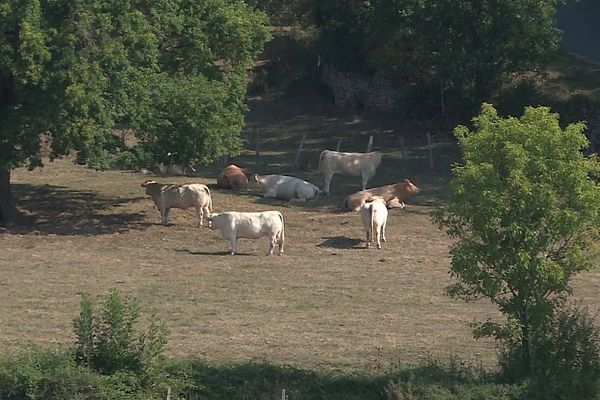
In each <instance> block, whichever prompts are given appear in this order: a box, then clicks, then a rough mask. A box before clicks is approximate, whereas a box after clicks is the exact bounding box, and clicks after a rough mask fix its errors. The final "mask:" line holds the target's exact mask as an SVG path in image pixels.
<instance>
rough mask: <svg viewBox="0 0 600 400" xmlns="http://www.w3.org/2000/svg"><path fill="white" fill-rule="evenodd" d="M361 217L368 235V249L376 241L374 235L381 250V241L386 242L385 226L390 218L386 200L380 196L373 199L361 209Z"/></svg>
mask: <svg viewBox="0 0 600 400" xmlns="http://www.w3.org/2000/svg"><path fill="white" fill-rule="evenodd" d="M360 216H361V219H362V223H363V226H364V228H365V233H366V234H367V248H370V247H371V242H373V240H374V238H373V235H374V234H375V239H376V240H377V248H378V249H381V241H382V240H383V241H384V242H385V241H386V239H385V226H386V225H387V217H388V210H387V207H386V203H385V200H384V199H383V198H382V197H379V196H374V197H371V198H370V199H369V200H367V202H366V203H365V204H364V205H363V206H362V207H361V208H360Z"/></svg>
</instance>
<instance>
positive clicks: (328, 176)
mask: <svg viewBox="0 0 600 400" xmlns="http://www.w3.org/2000/svg"><path fill="white" fill-rule="evenodd" d="M332 177H333V174H325V185H324V186H323V193H325V195H326V196H329V185H330V184H331V178H332Z"/></svg>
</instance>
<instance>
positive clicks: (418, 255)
mask: <svg viewBox="0 0 600 400" xmlns="http://www.w3.org/2000/svg"><path fill="white" fill-rule="evenodd" d="M258 131H260V132H261V136H262V138H264V142H263V143H262V150H263V152H262V161H261V163H259V164H257V165H256V164H254V152H253V151H252V150H248V151H245V152H244V153H243V154H242V156H241V157H240V158H238V159H237V160H236V162H238V163H240V164H243V165H247V166H251V167H253V168H254V169H256V170H257V171H259V172H275V171H277V172H280V173H283V172H287V173H293V174H296V175H299V176H303V177H305V178H307V179H310V180H312V181H314V182H316V183H319V184H320V183H321V180H320V178H319V177H318V175H317V174H316V172H315V171H314V169H311V168H310V167H309V165H308V164H306V165H305V169H307V171H304V172H301V173H300V172H298V171H294V170H293V169H292V168H291V167H290V164H291V161H292V160H293V157H294V151H295V148H296V146H297V143H298V140H299V137H300V136H301V135H302V133H304V132H307V133H308V134H309V140H308V142H307V149H306V152H305V155H306V160H310V159H311V157H312V158H314V155H315V154H318V151H319V149H322V148H324V147H327V146H329V147H331V146H334V145H335V143H336V142H337V139H336V138H337V137H338V136H343V137H344V138H345V140H344V142H343V145H342V150H355V149H357V148H358V147H361V146H363V145H364V146H365V147H366V142H367V141H366V138H367V137H368V135H369V134H373V135H375V136H376V138H375V146H374V148H375V149H376V150H378V149H381V150H383V151H384V152H385V154H386V156H385V159H384V160H385V161H384V164H383V166H382V169H381V170H380V171H379V174H378V176H377V177H376V178H375V179H374V180H373V182H370V186H376V185H379V184H383V183H389V182H395V181H398V180H400V179H403V178H405V177H410V178H411V179H413V180H414V181H415V182H416V183H417V184H418V185H419V186H420V187H421V188H422V190H423V192H422V194H420V195H419V196H417V197H415V198H413V199H410V200H409V201H408V202H407V203H408V207H407V209H405V210H392V211H391V213H390V220H389V223H388V232H387V237H388V242H387V243H385V244H384V249H383V250H376V249H372V250H366V249H363V247H364V242H363V235H364V233H363V232H362V227H361V223H360V218H359V216H358V215H357V214H354V213H343V212H340V206H341V203H342V200H343V198H344V196H345V195H347V194H349V193H351V192H353V191H355V190H358V189H359V186H360V183H359V180H358V179H357V178H355V179H352V178H340V177H337V176H336V177H334V180H333V184H332V192H333V193H334V196H332V197H330V198H324V197H322V198H319V199H318V200H317V201H315V202H311V203H306V204H299V205H288V204H286V203H284V202H280V201H267V200H264V199H262V198H261V197H259V196H258V195H255V194H253V193H234V192H230V191H225V190H219V189H216V188H214V187H213V188H212V193H213V202H214V206H215V211H226V210H237V211H259V210H268V209H277V210H280V211H281V212H282V213H283V214H284V217H285V219H286V254H285V255H284V256H282V257H277V256H273V257H266V256H265V255H264V254H265V253H266V251H267V249H268V243H267V239H266V238H265V239H264V240H256V241H251V240H241V241H240V243H239V252H240V254H239V255H237V256H235V257H232V256H229V255H228V250H229V247H228V246H229V245H228V243H227V242H226V241H225V240H224V239H223V238H222V237H221V236H220V233H218V232H216V231H211V230H209V229H207V228H203V229H196V228H195V216H194V213H193V211H192V210H187V211H182V210H173V211H172V213H171V216H170V222H171V225H170V226H168V227H163V226H161V225H160V224H159V222H160V217H159V214H158V211H157V210H156V209H155V208H154V205H153V204H152V202H151V200H150V199H149V198H148V197H147V196H145V195H144V192H143V189H142V188H141V187H140V183H141V182H143V181H144V180H145V179H147V178H156V179H157V180H159V181H170V182H189V181H194V182H202V183H207V184H209V185H212V184H213V183H214V182H215V180H214V177H215V174H216V172H217V170H216V169H214V168H209V169H206V170H205V171H201V172H200V176H198V177H193V178H190V177H176V178H174V177H154V176H150V177H148V176H143V175H141V174H137V173H131V172H124V171H106V172H99V171H93V170H89V169H86V168H83V167H80V166H77V165H74V164H73V163H72V162H71V160H69V159H63V160H56V161H55V162H52V163H47V165H46V166H45V167H44V168H43V169H40V170H35V171H32V172H28V171H26V170H25V169H19V170H16V171H15V172H14V175H13V182H14V191H15V194H16V196H17V197H18V204H19V208H20V209H21V211H22V212H24V213H25V214H27V215H28V216H29V218H30V220H31V222H30V223H29V224H26V225H22V226H19V227H16V228H12V229H9V230H6V229H5V230H2V231H0V248H1V249H2V251H1V252H0V304H1V305H2V314H1V317H0V348H2V349H4V352H5V353H12V352H19V351H22V350H23V349H24V348H25V347H26V346H27V345H29V344H34V345H41V346H43V347H49V346H56V345H65V344H69V343H71V342H72V341H73V339H74V337H73V334H72V320H73V318H74V317H75V316H76V315H77V312H78V310H79V294H80V293H83V292H87V293H91V294H92V295H93V296H103V295H104V294H106V293H107V292H108V290H109V288H112V287H116V288H118V289H119V290H120V291H121V292H122V293H126V294H130V295H133V296H136V297H137V298H138V299H139V300H140V303H141V305H142V307H143V309H144V311H145V312H151V311H156V312H157V313H158V314H159V316H160V317H161V318H162V319H164V320H165V322H166V323H167V326H168V327H169V329H170V335H169V343H168V349H167V353H168V354H169V355H173V356H191V357H197V358H199V359H202V360H206V361H207V362H209V363H215V364H224V363H246V362H269V363H273V364H276V365H292V366H295V367H298V368H303V369H310V370H320V371H341V372H344V373H351V372H352V371H357V370H361V371H365V370H385V369H386V368H389V367H390V366H392V365H395V364H397V363H402V364H405V365H408V364H414V363H419V362H421V361H423V360H426V359H428V358H430V357H433V358H440V359H449V358H451V357H456V358H458V359H461V360H464V361H465V362H467V363H472V364H479V363H481V364H483V365H485V366H493V365H494V362H495V349H494V344H493V342H490V341H485V340H479V341H475V340H474V339H473V338H472V336H471V331H470V328H469V324H470V323H471V322H472V321H474V320H479V321H481V320H485V319H487V318H488V317H490V316H491V317H492V318H494V317H495V316H496V314H495V310H494V308H493V307H492V306H491V305H489V304H487V303H485V302H479V303H474V304H469V305H465V304H463V303H461V302H456V301H453V300H451V299H449V298H448V297H446V296H444V295H443V290H444V287H445V286H446V285H448V284H449V283H451V280H450V278H449V275H448V269H449V256H448V247H449V245H450V243H451V242H450V240H449V238H448V237H447V236H446V235H445V234H444V233H443V232H440V231H439V230H438V229H437V228H436V227H435V226H434V225H432V223H431V222H430V218H429V213H430V211H431V210H432V209H433V207H435V206H437V205H439V204H442V203H443V193H444V190H445V187H446V185H447V181H448V168H447V165H449V164H450V162H451V161H452V160H453V159H454V158H453V154H454V153H453V152H452V149H451V147H448V146H449V145H447V144H444V143H442V142H441V141H440V143H439V144H438V147H436V149H437V150H436V157H438V158H437V159H436V172H435V173H433V174H432V173H430V172H429V171H428V170H427V168H428V163H427V159H426V158H424V157H426V155H425V154H426V150H425V151H424V150H423V148H422V146H423V140H421V139H419V138H418V137H417V136H414V135H410V133H409V132H406V138H407V146H408V147H409V157H410V158H409V159H408V160H406V159H404V160H403V159H400V156H399V154H398V153H399V152H398V151H397V150H396V148H395V146H396V145H395V143H397V142H396V140H397V138H396V136H395V135H394V130H393V127H390V126H384V125H383V124H382V123H381V122H380V119H378V118H377V116H362V117H361V116H356V115H352V114H338V113H336V112H334V111H332V110H330V109H327V108H326V107H319V106H318V105H315V104H296V103H294V102H292V101H290V100H285V101H282V100H281V99H278V98H276V99H268V98H267V99H259V98H256V99H254V100H253V101H252V102H251V111H250V113H249V115H248V128H247V131H246V135H247V137H248V138H250V139H252V137H253V135H254V134H255V133H256V132H258ZM403 134H404V133H403ZM355 135H357V136H355ZM346 139H347V140H346ZM363 139H364V140H363ZM250 145H251V143H250ZM355 147H356V148H355ZM438 168H439V169H438ZM599 286H600V274H598V273H597V272H591V273H587V274H585V275H583V276H582V277H581V278H580V279H578V280H577V282H576V285H575V295H576V297H577V298H581V299H583V300H584V301H585V302H586V303H588V304H590V305H591V306H592V307H597V306H598V304H599V303H598V300H597V296H596V293H597V290H598V287H599Z"/></svg>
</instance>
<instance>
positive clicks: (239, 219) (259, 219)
mask: <svg viewBox="0 0 600 400" xmlns="http://www.w3.org/2000/svg"><path fill="white" fill-rule="evenodd" d="M208 220H209V221H210V222H211V223H210V224H209V226H210V227H211V229H218V230H220V231H221V233H222V234H223V237H225V239H227V240H229V242H230V243H231V255H235V253H236V252H237V239H238V238H246V239H259V238H261V237H263V236H268V237H269V243H270V248H269V252H268V253H267V255H269V256H270V255H273V250H274V249H275V245H276V244H277V245H279V255H282V254H283V243H284V241H285V226H284V222H283V215H281V213H280V212H279V211H263V212H235V211H230V212H224V213H215V214H212V215H211V216H210V217H209V218H208Z"/></svg>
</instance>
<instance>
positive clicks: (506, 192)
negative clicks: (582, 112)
mask: <svg viewBox="0 0 600 400" xmlns="http://www.w3.org/2000/svg"><path fill="white" fill-rule="evenodd" d="M474 126H475V130H474V131H469V130H468V129H467V128H466V127H464V126H459V127H457V128H456V129H455V135H456V137H457V138H458V140H459V144H460V148H461V150H462V152H463V157H464V162H463V164H462V165H457V166H455V167H454V168H453V172H454V177H453V179H452V182H451V186H450V188H451V192H450V197H449V200H448V205H447V207H446V208H444V209H443V210H440V211H439V212H437V213H436V214H435V215H434V220H435V221H436V222H437V223H438V224H439V226H440V228H446V229H447V232H448V234H449V235H450V236H451V237H453V238H456V239H457V241H456V242H455V243H454V244H453V245H452V247H451V250H450V253H451V256H452V263H451V268H450V274H451V275H452V276H453V277H454V278H456V280H457V281H458V282H457V283H456V284H454V285H451V286H449V287H448V288H447V293H448V294H449V295H450V296H452V297H456V298H460V299H464V300H467V301H472V300H475V299H481V298H485V299H488V300H490V301H491V302H492V303H493V304H495V305H496V306H497V307H498V308H499V310H500V312H501V313H502V314H504V315H505V316H506V318H507V322H506V323H494V322H490V321H488V322H486V323H484V324H482V325H480V326H479V327H478V328H477V329H476V331H475V333H476V335H483V336H493V337H495V338H496V339H499V340H505V341H507V342H512V343H518V345H517V347H518V350H519V352H520V354H521V356H522V360H523V362H524V363H525V365H527V367H528V368H529V370H530V372H533V370H534V368H535V363H536V361H535V351H536V346H537V344H538V343H539V342H540V339H541V338H542V337H543V335H544V332H545V325H546V324H547V323H548V322H549V321H550V320H551V318H552V317H553V316H554V311H555V310H556V309H557V307H558V306H560V305H562V304H563V303H564V301H565V299H566V298H567V296H568V295H569V294H570V293H571V287H570V282H571V280H572V278H573V277H574V276H575V275H576V274H578V273H579V272H582V271H586V270H588V269H590V268H591V267H592V266H593V260H592V259H591V258H590V252H589V251H590V250H591V249H592V248H593V247H594V246H595V245H597V240H598V239H599V238H600V184H599V183H598V182H597V181H595V180H594V179H593V178H592V176H593V174H595V173H596V171H598V167H599V165H598V161H597V159H595V158H586V157H584V156H583V155H582V153H581V149H583V148H585V147H586V146H587V139H586V138H585V136H584V135H583V134H582V131H583V129H584V125H583V124H581V123H577V124H572V125H569V126H567V127H566V128H565V129H561V127H560V126H559V117H558V115H557V114H553V113H551V112H550V110H549V109H548V108H545V107H539V108H532V107H528V108H526V109H525V112H524V114H523V116H522V117H520V118H514V117H508V118H503V117H500V116H498V114H497V112H496V110H495V109H494V108H493V107H492V106H491V105H489V104H484V105H483V107H482V110H481V114H480V115H479V116H478V117H476V118H475V119H474Z"/></svg>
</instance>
